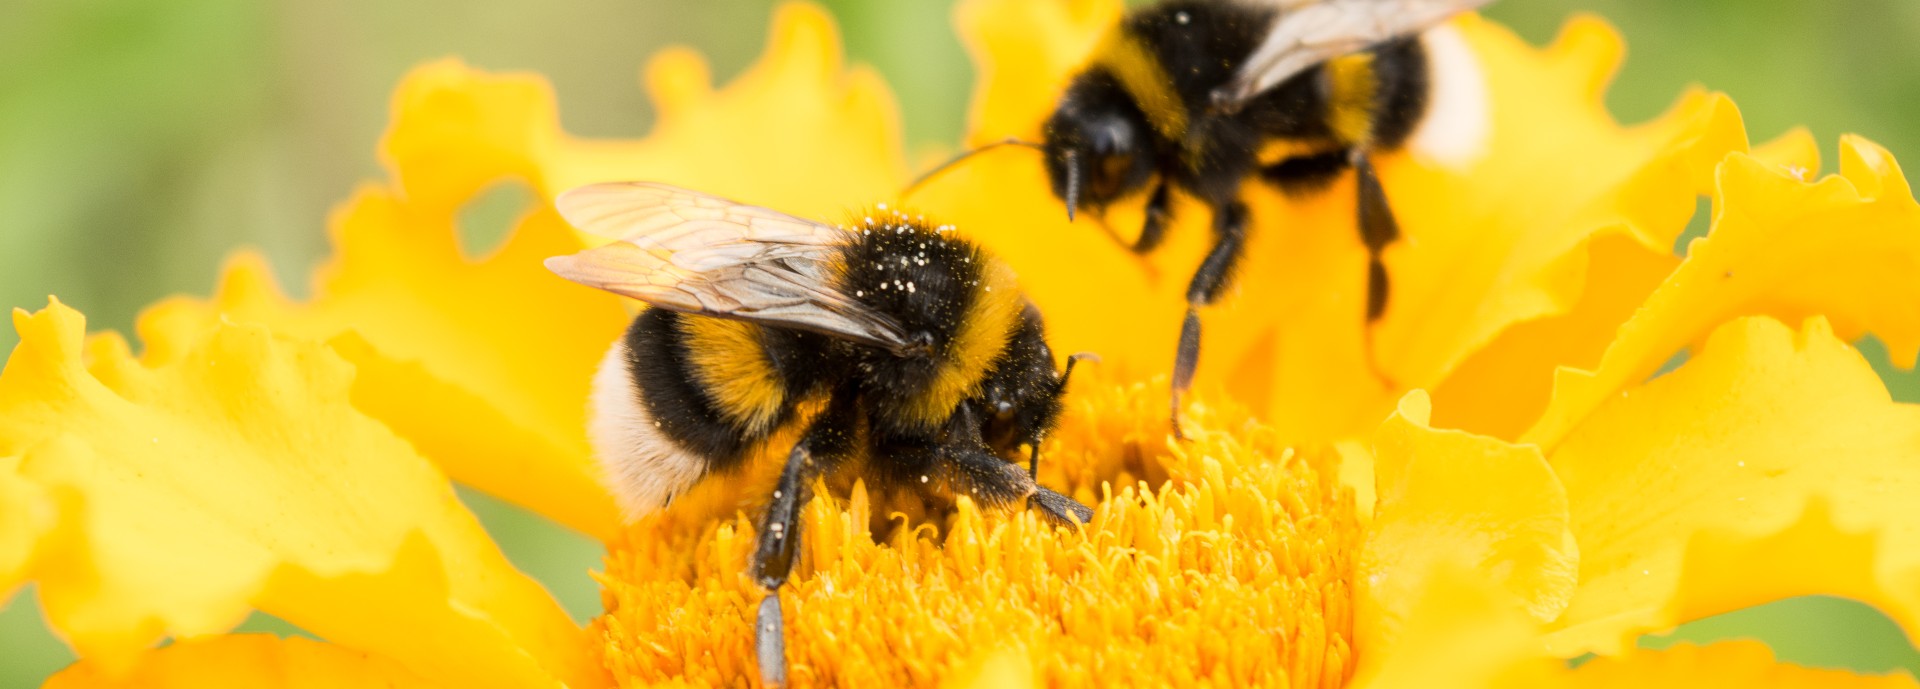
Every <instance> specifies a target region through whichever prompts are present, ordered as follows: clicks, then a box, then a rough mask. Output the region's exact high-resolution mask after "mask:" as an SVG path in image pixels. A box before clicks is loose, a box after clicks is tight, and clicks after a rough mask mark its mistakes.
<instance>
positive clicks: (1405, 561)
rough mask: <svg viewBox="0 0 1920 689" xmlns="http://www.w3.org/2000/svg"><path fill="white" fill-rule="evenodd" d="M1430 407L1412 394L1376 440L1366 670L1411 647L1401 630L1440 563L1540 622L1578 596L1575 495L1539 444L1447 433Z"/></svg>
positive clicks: (1363, 641)
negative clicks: (1571, 520)
mask: <svg viewBox="0 0 1920 689" xmlns="http://www.w3.org/2000/svg"><path fill="white" fill-rule="evenodd" d="M1429 414H1430V412H1429V407H1428V400H1427V397H1426V395H1425V394H1424V393H1420V392H1414V393H1412V394H1409V395H1407V397H1406V399H1403V400H1401V402H1400V408H1399V410H1398V411H1397V412H1396V413H1395V414H1394V415H1393V416H1392V417H1390V418H1388V419H1387V421H1386V423H1384V424H1382V425H1381V427H1380V431H1379V432H1378V433H1377V434H1376V435H1375V437H1374V450H1375V457H1376V460H1375V471H1376V477H1377V478H1376V484H1377V485H1378V486H1379V493H1378V503H1376V507H1375V511H1374V519H1373V523H1372V525H1371V528H1370V529H1369V531H1368V534H1367V542H1366V546H1365V547H1364V548H1363V549H1362V550H1361V552H1360V565H1359V577H1358V581H1359V584H1360V585H1359V588H1358V590H1357V592H1356V595H1355V610H1356V612H1355V629H1354V631H1355V636H1356V638H1357V640H1358V642H1359V648H1360V651H1361V655H1360V659H1361V668H1362V672H1363V673H1365V672H1366V671H1367V670H1368V669H1369V668H1375V667H1377V666H1378V665H1380V664H1381V663H1386V662H1389V661H1390V660H1391V657H1392V656H1393V655H1394V654H1395V653H1396V652H1398V649H1402V648H1405V647H1407V646H1408V645H1409V644H1408V643H1407V642H1404V641H1402V640H1401V639H1400V637H1401V636H1402V635H1403V630H1402V628H1403V627H1405V626H1407V624H1408V623H1409V621H1408V620H1409V616H1410V615H1413V614H1415V612H1416V611H1415V608H1416V606H1417V604H1418V603H1419V602H1420V600H1421V598H1422V597H1423V596H1430V595H1433V589H1432V588H1430V587H1431V586H1433V585H1434V580H1435V578H1436V577H1439V578H1441V579H1444V578H1445V577H1444V576H1441V573H1439V571H1440V570H1441V569H1442V568H1447V569H1449V571H1451V570H1454V569H1457V570H1459V571H1460V572H1463V573H1464V572H1471V576H1474V577H1477V578H1479V579H1480V580H1484V581H1486V582H1488V583H1490V584H1491V585H1494V586H1497V587H1499V589H1500V591H1501V592H1502V593H1503V594H1505V596H1506V597H1508V598H1510V599H1512V600H1513V601H1515V602H1516V603H1517V604H1518V605H1519V606H1520V607H1521V608H1523V609H1524V610H1525V611H1526V612H1527V613H1528V614H1529V615H1531V616H1532V617H1533V619H1534V620H1536V621H1540V622H1545V621H1547V620H1551V619H1553V618H1554V617H1555V616H1556V615H1558V614H1559V613H1560V611H1561V610H1562V609H1563V608H1565V607H1566V605H1567V600H1568V599H1569V598H1571V597H1572V595H1573V591H1574V575H1575V573H1576V572H1577V571H1578V564H1579V556H1578V553H1577V548H1576V547H1575V545H1574V541H1573V532H1572V531H1571V529H1570V528H1569V526H1568V522H1567V519H1568V511H1567V495H1566V492H1565V491H1564V490H1562V489H1561V487H1560V483H1559V481H1557V480H1555V478H1554V475H1553V471H1552V470H1551V469H1549V468H1548V467H1547V462H1546V459H1545V458H1543V457H1541V456H1540V451H1539V450H1538V449H1536V448H1533V447H1531V446H1525V445H1510V444H1507V443H1505V442H1502V441H1500V440H1497V439H1494V438H1488V437H1484V436H1475V435H1472V434H1469V433H1465V432H1462V431H1455V430H1437V429H1434V428H1433V427H1431V426H1428V425H1427V419H1428V416H1429ZM1469 593H1470V592H1469Z"/></svg>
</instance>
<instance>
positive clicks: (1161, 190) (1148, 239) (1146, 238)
mask: <svg viewBox="0 0 1920 689" xmlns="http://www.w3.org/2000/svg"><path fill="white" fill-rule="evenodd" d="M1172 202H1173V200H1172V198H1171V192H1170V191H1169V186H1168V185H1167V183H1166V182H1165V181H1164V180H1163V181H1161V182H1160V183H1159V184H1155V185H1154V187H1153V195H1152V196H1148V197H1147V218H1146V222H1144V223H1142V224H1141V226H1140V237H1139V238H1137V239H1135V240H1133V253H1136V254H1144V253H1147V252H1149V251H1153V250H1154V249H1157V248H1159V247H1160V242H1161V240H1164V239H1166V238H1167V222H1168V221H1169V220H1171V219H1172V218H1173V211H1172V209H1170V208H1168V206H1169V205H1171V204H1172Z"/></svg>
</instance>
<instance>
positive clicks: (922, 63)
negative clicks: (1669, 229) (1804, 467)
mask: <svg viewBox="0 0 1920 689" xmlns="http://www.w3.org/2000/svg"><path fill="white" fill-rule="evenodd" d="M825 4H826V5H828V6H829V7H830V8H831V9H832V11H833V13H834V14H835V15H836V16H837V17H838V18H839V19H840V21H841V28H842V31H843V32H844V35H845V41H846V44H847V50H848V52H849V54H850V56H851V58H852V59H854V60H857V61H861V62H865V63H869V64H872V65H875V66H876V67H878V68H879V70H880V71H881V72H882V73H883V74H884V75H885V76H886V77H887V79H888V81H889V82H890V83H891V85H892V87H893V89H894V92H895V94H896V95H897V96H899V98H900V100H901V102H902V103H903V109H904V116H905V123H906V133H907V136H908V138H909V141H910V144H923V143H928V142H951V141H954V140H956V138H957V136H958V134H959V130H960V127H961V125H962V116H963V115H962V113H964V112H965V107H964V106H965V99H966V97H967V94H968V91H969V87H970V84H971V81H970V80H971V68H970V67H969V66H968V64H967V63H966V59H965V55H964V54H963V53H962V52H961V49H960V45H959V43H958V42H957V40H956V39H955V38H954V37H953V33H952V30H951V29H950V27H949V24H948V15H949V11H950V8H949V6H948V4H947V3H944V2H911V3H909V2H900V1H899V0H828V1H827V2H825ZM772 5H773V3H772V2H771V1H770V0H727V1H714V2H703V3H698V5H697V6H698V9H697V10H693V9H687V8H690V7H694V6H695V4H694V3H685V2H640V1H632V0H629V1H627V2H614V1H610V0H599V1H595V2H571V3H561V2H551V3H523V2H508V1H506V0H459V1H455V0H420V1H416V2H403V3H393V2H381V1H378V0H334V1H332V2H286V1H283V2H257V1H256V0H167V1H164V2H162V1H159V0H149V1H141V0H5V2H0V306H7V307H14V306H21V307H29V308H38V307H39V306H42V305H44V304H45V299H46V296H47V295H48V294H57V295H59V296H60V297H61V299H63V300H65V301H67V302H68V303H70V304H72V305H74V306H76V307H78V308H79V309H81V310H82V311H84V312H85V313H87V314H88V315H89V317H91V318H92V322H91V325H92V327H94V328H96V329H98V328H115V329H123V330H124V329H126V328H127V327H129V326H130V325H131V323H132V319H133V316H134V314H135V313H136V312H137V311H138V310H139V309H140V308H141V307H142V306H143V305H145V304H148V303H150V302H152V301H154V300H155V299H157V298H159V297H162V296H165V295H167V294H170V293H177V292H190V293H196V294H205V293H206V292H208V291H209V290H210V289H211V288H212V286H213V279H214V275H215V272H216V268H217V266H218V263H219V261H220V259H221V257H222V256H223V255H224V254H225V253H226V252H227V251H229V250H230V249H232V248H233V247H236V246H240V245H253V246H257V247H260V248H262V249H263V250H264V251H265V252H266V253H267V255H268V256H269V257H270V258H271V259H272V260H273V262H274V264H275V266H276V268H277V269H278V272H279V274H280V275H281V276H282V279H283V280H285V281H288V282H290V283H292V284H289V285H288V288H289V289H291V290H293V291H294V292H295V293H296V294H298V293H299V292H300V291H302V290H303V289H304V285H305V277H304V276H305V275H306V273H307V271H308V269H309V268H310V267H311V266H312V265H313V264H314V263H315V262H316V261H317V260H319V259H320V258H321V257H322V256H323V255H324V252H325V251H326V246H325V239H324V233H323V221H324V219H325V217H326V212H327V209H328V208H329V206H331V205H332V204H333V203H335V202H337V201H339V200H341V199H344V198H345V197H346V196H347V194H348V192H349V190H350V189H351V188H352V186H353V185H354V183H355V182H356V181H357V180H360V179H364V178H369V177H375V176H378V175H379V174H380V170H379V168H378V166H377V165H376V164H375V159H374V145H375V142H376V140H377V139H378V137H379V134H380V131H381V128H382V127H383V126H384V123H385V120H386V115H387V110H386V108H387V96H388V91H389V89H391V88H392V86H393V85H394V84H395V83H396V82H397V81H398V80H399V78H400V76H401V75H402V74H403V73H404V72H405V71H406V70H407V68H408V67H409V66H411V65H414V64H416V63H419V62H422V61H425V60H429V59H432V58H436V57H440V56H445V55H458V56H461V57H463V58H465V59H466V60H467V61H469V62H471V63H473V64H476V65H478V66H481V67H485V68H490V69H531V70H536V71H538V72H541V73H543V74H545V75H547V76H548V77H549V78H550V79H551V80H552V81H553V82H554V85H555V88H556V89H557V90H558V92H559V96H560V103H561V107H562V112H561V116H562V119H563V121H564V123H565V125H566V127H567V128H568V129H569V130H571V131H573V132H575V133H578V134H583V135H591V136H623V137H634V136H640V135H642V134H644V133H645V132H646V131H647V127H648V124H649V121H650V118H651V113H650V111H649V106H648V104H647V102H646V101H645V99H644V98H643V97H642V95H641V92H640V90H639V88H638V74H639V68H640V66H641V65H642V64H644V62H645V60H646V59H647V57H648V56H649V55H650V54H652V53H653V52H654V51H656V50H658V49H659V48H661V47H663V46H666V45H668V44H672V43H681V44H688V45H692V46H694V47H696V48H698V49H699V50H700V51H701V52H703V53H705V54H707V55H708V56H710V58H711V60H712V62H713V64H714V71H715V74H716V75H717V76H718V77H720V78H726V77H728V76H730V75H732V74H733V73H735V72H737V71H738V70H739V69H740V68H742V67H743V66H745V65H746V64H747V62H748V61H749V60H751V59H752V58H753V57H754V56H755V55H756V54H757V53H758V51H759V49H760V46H761V43H762V41H763V39H764V32H765V30H766V25H767V18H768V15H769V10H770V8H771V6H772ZM1578 11H1592V12H1597V13H1599V14H1601V15H1602V16H1605V17H1607V18H1608V19H1610V20H1611V21H1612V22H1614V24H1615V25H1616V26H1618V27H1619V28H1620V29H1621V30H1622V32H1623V33H1624V34H1625V35H1626V37H1627V41H1628V44H1629V55H1628V59H1627V64H1626V66H1625V68H1624V69H1623V70H1622V72H1621V75H1620V78H1619V80H1618V83H1617V84H1616V86H1615V87H1614V89H1613V91H1612V94H1611V97H1610V104H1611V105H1612V106H1613V108H1614V111H1615V112H1616V113H1617V114H1618V116H1619V117H1620V118H1621V119H1622V120H1624V121H1639V120H1643V119H1646V118H1648V117H1651V116H1652V115H1654V114H1656V113H1657V112H1659V111H1660V110H1661V109H1662V108H1664V107H1665V106H1666V105H1667V104H1668V103H1669V102H1671V101H1672V99H1673V97H1674V96H1675V95H1676V94H1677V93H1678V92H1679V91H1680V90H1681V89H1682V88H1683V87H1685V86H1686V85H1688V84H1693V83H1699V84H1704V85H1706V86H1709V87H1711V88H1715V89H1720V90H1724V91H1727V92H1729V93H1731V94H1732V96H1733V98H1734V99H1735V100H1736V101H1737V102H1738V103H1739V104H1740V106H1741V108H1742V110H1743V113H1744V114H1745V116H1746V120H1747V123H1748V127H1749V129H1750V131H1751V132H1752V134H1753V136H1754V137H1755V138H1756V139H1763V138H1768V137H1771V136H1774V135H1776V134H1778V133H1780V132H1782V131H1785V130H1786V129H1787V128H1789V127H1791V126H1793V125H1795V124H1805V125H1807V126H1809V127H1811V128H1812V129H1813V131H1814V133H1815V134H1816V135H1818V136H1819V138H1820V140H1821V142H1822V149H1823V153H1825V154H1826V157H1827V164H1828V167H1829V169H1830V168H1831V166H1832V161H1833V154H1834V152H1835V150H1836V148H1835V145H1834V141H1835V138H1836V137H1837V136H1838V135H1839V134H1841V133H1843V132H1857V133H1861V134H1865V135H1867V136H1868V137H1871V138H1873V139H1875V140H1877V141H1879V142H1880V143H1882V144H1884V145H1886V146H1888V147H1889V148H1891V149H1892V150H1893V151H1894V152H1895V154H1897V155H1904V156H1906V158H1907V159H1908V160H1909V161H1910V162H1911V161H1913V160H1920V120H1917V119H1916V117H1915V116H1914V113H1916V112H1920V69H1917V68H1915V66H1914V65H1916V64H1920V42H1916V41H1914V40H1913V37H1915V36H1920V2H1915V1H1914V0H1826V1H1824V2H1807V1H1805V0H1688V1H1686V2H1664V1H1660V0H1503V1H1502V2H1501V3H1500V4H1498V5H1496V6H1495V7H1494V8H1493V9H1492V10H1491V11H1490V12H1489V14H1491V15H1492V16H1494V17H1496V18H1498V19H1500V20H1502V21H1504V22H1507V23H1508V24H1510V25H1512V26H1513V27H1515V28H1516V29H1517V30H1518V31H1519V32H1520V33H1521V34H1523V35H1524V36H1526V37H1527V38H1528V39H1530V40H1532V41H1535V42H1544V41H1546V40H1548V39H1549V38H1550V37H1551V36H1552V35H1553V34H1554V32H1555V30H1556V29H1557V27H1558V26H1559V25H1560V23H1561V22H1563V21H1564V20H1565V19H1566V17H1568V16H1569V15H1570V14H1572V13H1574V12H1578ZM510 201H511V200H507V201H495V202H491V203H489V202H481V203H476V204H474V207H473V208H472V209H471V210H470V211H469V212H468V213H467V214H466V216H465V217H463V232H466V233H468V234H469V235H470V237H469V239H470V241H472V242H474V243H484V242H486V241H489V240H490V239H492V238H495V237H498V236H499V235H500V234H501V233H502V232H503V231H504V228H505V227H506V223H507V222H508V220H509V219H510V216H511V214H513V213H514V212H516V211H517V209H518V204H517V203H512V202H510ZM15 341H16V338H15V335H14V334H13V331H12V329H11V328H0V351H7V350H10V349H11V348H12V346H13V344H14V342H15ZM1863 348H1864V349H1865V350H1866V351H1867V352H1868V354H1869V356H1871V357H1873V358H1874V359H1875V362H1876V366H1877V367H1878V368H1879V369H1880V370H1881V372H1882V374H1883V375H1885V376H1887V377H1888V381H1889V383H1890V385H1891V387H1893V389H1894V393H1895V395H1896V396H1897V397H1899V398H1901V399H1903V400H1906V401H1920V376H1915V375H1914V374H1912V373H1907V372H1899V371H1895V370H1893V369H1892V368H1891V367H1889V366H1888V365H1887V361H1886V355H1885V352H1884V350H1882V349H1881V348H1879V347H1878V346H1877V345H1876V344H1875V343H1873V342H1871V341H1869V342H1867V343H1864V345H1863ZM462 495H463V497H465V498H467V499H468V501H469V504H472V505H474V506H475V507H476V509H477V510H478V511H479V512H480V513H481V515H482V518H483V520H484V521H486V523H487V525H488V527H489V528H490V529H491V530H492V531H493V532H494V533H495V534H496V535H497V536H498V537H499V538H500V540H501V542H502V543H503V545H504V547H505V548H506V550H507V552H508V554H509V556H511V557H512V558H514V560H515V561H516V562H518V563H519V564H520V565H521V567H522V568H523V569H526V570H528V571H529V572H532V573H533V574H534V575H536V576H538V577H540V578H541V579H542V580H543V581H545V582H547V585H548V586H549V587H550V588H551V589H553V591H554V592H555V594H556V595H558V596H559V597H560V599H561V600H562V601H563V602H564V603H565V604H566V605H567V607H568V609H569V610H571V611H572V612H573V614H574V615H575V616H576V617H578V618H580V619H582V620H585V619H587V618H588V617H590V616H591V615H592V614H593V613H594V612H596V611H597V610H598V608H599V598H598V594H597V592H596V590H595V589H594V586H593V584H592V582H591V581H590V580H589V579H588V578H587V576H586V570H588V569H589V568H598V566H599V557H600V548H599V546H598V544H596V543H593V542H590V541H588V540H586V539H584V538H581V537H579V536H576V535H573V534H570V533H568V532H565V531H562V530H560V529H558V528H556V527H554V526H552V525H551V524H548V523H546V522H544V521H542V520H540V519H538V518H535V517H529V516H526V515H524V514H522V513H519V512H517V511H516V510H514V509H512V508H509V507H506V506H504V505H502V504H500V503H498V502H496V501H493V500H491V499H488V498H485V497H482V496H478V495H475V494H473V493H471V492H464V493H462ZM248 628H249V629H264V630H274V631H281V632H287V631H290V630H287V629H285V628H284V625H281V624H279V623H277V622H276V621H274V620H270V619H255V620H253V621H250V622H249V623H248ZM1741 636H1753V637H1759V638H1762V639H1766V640H1768V641H1770V642H1771V643H1772V644H1773V645H1774V647H1775V649H1776V650H1777V651H1778V652H1779V654H1780V655H1781V656H1782V657H1783V658H1785V659H1787V660H1790V661H1794V662H1800V663H1805V664H1810V665H1817V666H1831V667H1848V668H1854V669H1860V670H1874V671H1881V670H1890V669H1895V668H1905V669H1907V670H1908V671H1920V654H1916V653H1915V652H1914V650H1913V649H1912V647H1911V646H1910V645H1909V644H1908V643H1907V641H1906V639H1905V638H1904V637H1903V636H1902V635H1901V634H1900V632H1899V630H1898V629H1897V628H1896V627H1895V626H1894V625H1893V624H1892V623H1891V622H1889V621H1887V620H1886V618H1884V617H1882V616H1880V615H1879V613H1877V612H1874V611H1873V610H1871V609H1868V608H1866V607H1865V606H1861V605H1858V604H1854V603H1850V602H1845V601H1837V600H1831V599H1821V598H1810V599H1798V600H1791V601H1785V602H1782V603H1778V604H1775V605H1770V606H1765V607H1762V608H1757V609H1752V610H1746V611H1741V612H1739V613H1735V614H1732V615H1726V616H1722V617H1719V618H1715V619H1711V620H1705V621H1702V622H1699V623H1696V624H1693V625H1690V626H1689V627H1687V628H1685V629H1683V630H1682V631H1681V633H1680V634H1678V635H1676V636H1675V637H1668V638H1662V639H1648V640H1647V642H1646V643H1647V644H1648V645H1654V646H1664V645H1667V644H1670V643H1673V642H1675V641H1676V640H1678V639H1719V638H1729V637H1741ZM70 661H71V655H70V653H69V652H68V651H67V650H66V648H65V647H64V646H62V645H61V644H60V642H58V641H57V640H55V639H54V638H53V637H52V636H50V635H49V634H48V633H47V632H45V631H44V629H43V627H42V625H41V621H40V615H39V611H38V609H37V605H36V604H35V603H34V599H33V596H32V592H31V590H30V589H29V590H28V591H27V592H24V593H23V594H22V595H20V596H17V597H15V598H14V600H13V601H12V602H11V604H10V605H9V606H8V607H7V608H6V609H5V610H4V611H0V687H16V686H19V687H27V686H37V685H38V683H39V682H40V681H41V680H42V679H43V678H45V677H46V676H47V675H48V674H49V673H51V672H52V671H54V670H56V669H58V668H59V667H61V666H63V665H65V664H66V663H68V662H70Z"/></svg>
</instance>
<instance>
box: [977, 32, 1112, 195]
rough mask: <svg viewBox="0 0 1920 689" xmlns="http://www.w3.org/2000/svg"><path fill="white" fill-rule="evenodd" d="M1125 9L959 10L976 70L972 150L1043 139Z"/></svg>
mask: <svg viewBox="0 0 1920 689" xmlns="http://www.w3.org/2000/svg"><path fill="white" fill-rule="evenodd" d="M1122 9H1124V8H1123V5H1122V3H1120V2H1118V0H1060V1H1058V2H1016V1H1009V0H965V1H964V2H961V3H960V4H959V5H958V6H957V7H955V8H954V12H953V14H954V20H953V23H954V25H955V26H956V27H957V28H958V29H959V32H960V43H961V44H962V45H964V46H966V49H967V55H968V56H969V57H971V58H973V64H974V72H975V76H974V84H973V98H972V99H971V100H970V102H971V104H972V109H971V111H970V112H969V113H968V115H967V121H968V125H967V130H968V134H967V143H968V145H972V146H977V145H980V144H984V143H989V142H992V141H997V140H1000V139H1004V138H1006V137H1009V136H1013V137H1019V138H1021V139H1024V140H1027V141H1039V140H1040V123H1041V122H1042V121H1043V120H1044V119H1045V118H1046V115H1047V113H1049V112H1051V111H1052V110H1053V106H1054V104H1055V103H1057V102H1059V100H1060V94H1061V93H1062V92H1064V91H1066V90H1067V80H1068V79H1070V78H1071V77H1072V76H1073V72H1074V71H1075V70H1078V69H1079V68H1080V67H1081V66H1083V65H1085V64H1087V62H1088V56H1090V55H1092V54H1093V49H1094V46H1095V45H1096V44H1098V43H1099V42H1100V37H1101V36H1102V35H1104V34H1105V33H1106V32H1107V30H1108V29H1110V28H1112V27H1113V26H1114V24H1115V23H1117V22H1118V21H1119V20H1120V13H1121V11H1122ZM1057 210H1059V211H1060V212H1064V211H1065V209H1064V208H1062V209H1057ZM1058 214H1059V213H1055V215H1058Z"/></svg>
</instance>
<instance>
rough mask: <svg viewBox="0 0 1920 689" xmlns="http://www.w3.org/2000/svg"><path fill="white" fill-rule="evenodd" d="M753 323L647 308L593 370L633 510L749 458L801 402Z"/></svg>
mask: <svg viewBox="0 0 1920 689" xmlns="http://www.w3.org/2000/svg"><path fill="white" fill-rule="evenodd" d="M762 330H763V328H762V327H761V326H758V325H754V324H751V323H745V322H741V321H730V320H724V319H719V318H712V317H706V316H693V315H686V314H681V313H676V312H673V311H669V310H666V309H657V308H656V309H648V310H646V311H644V312H642V313H641V314H640V315H639V316H638V317H636V318H634V320H633V324H632V325H631V326H629V327H628V328H627V333H626V335H625V336H624V337H622V338H621V339H620V340H619V341H617V342H615V343H614V345H613V347H612V348H611V349H609V350H608V352H607V356H606V358H605V359H604V360H603V361H602V362H601V367H600V371H599V373H598V374H596V375H595V377H594V386H593V400H592V403H593V418H592V421H591V426H590V428H589V430H590V436H591V438H592V441H593V445H594V453H595V455H596V457H597V459H598V460H599V462H600V464H601V467H602V470H603V473H604V475H605V476H606V477H607V481H608V483H609V484H611V485H610V488H612V489H613V493H614V495H615V496H616V497H617V498H619V500H620V503H621V506H622V508H623V509H625V510H626V512H627V514H628V516H630V517H636V516H639V515H642V514H645V513H647V512H650V511H653V510H655V509H659V508H661V507H664V506H665V505H666V504H667V503H668V502H669V501H671V500H672V498H673V496H674V495H677V494H679V493H681V492H683V491H685V490H686V489H687V488H689V487H691V486H692V485H693V484H694V483H696V482H698V481H699V480H700V479H701V478H702V477H704V476H706V475H707V474H709V473H712V472H715V471H724V470H726V469H730V468H732V467H734V466H737V465H738V464H739V463H741V462H742V461H744V460H745V459H746V457H747V455H748V453H749V451H751V450H752V449H753V448H754V447H755V446H756V445H757V444H758V443H760V442H761V441H764V440H765V439H766V438H767V437H768V436H770V435H771V434H772V433H773V431H775V430H777V429H778V428H779V426H780V425H781V424H782V423H785V422H786V421H787V420H788V418H789V417H791V416H792V414H793V409H794V402H795V399H796V398H797V397H798V396H799V395H797V394H796V392H795V391H794V390H793V389H791V385H790V383H789V381H787V380H786V378H785V377H784V376H783V375H781V372H780V370H779V369H778V368H777V367H776V366H775V365H774V363H773V359H772V357H771V356H770V355H769V353H768V352H767V351H766V349H765V347H764V345H763V339H762V337H761V335H762Z"/></svg>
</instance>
